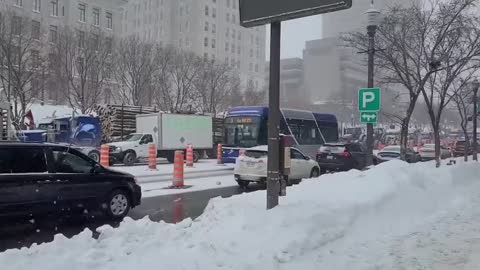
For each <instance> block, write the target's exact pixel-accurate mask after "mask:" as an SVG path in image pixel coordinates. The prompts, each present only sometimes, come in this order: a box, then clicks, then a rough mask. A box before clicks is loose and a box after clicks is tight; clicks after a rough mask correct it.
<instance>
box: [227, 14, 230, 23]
mask: <svg viewBox="0 0 480 270" xmlns="http://www.w3.org/2000/svg"><path fill="white" fill-rule="evenodd" d="M227 22H230V13H227Z"/></svg>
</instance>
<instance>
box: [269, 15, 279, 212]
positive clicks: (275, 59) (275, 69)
mask: <svg viewBox="0 0 480 270" xmlns="http://www.w3.org/2000/svg"><path fill="white" fill-rule="evenodd" d="M270 27H271V30H270V87H269V89H268V164H267V168H268V172H267V209H272V208H274V207H275V206H277V205H278V197H279V192H280V135H279V127H280V37H281V24H280V22H272V23H271V26H270Z"/></svg>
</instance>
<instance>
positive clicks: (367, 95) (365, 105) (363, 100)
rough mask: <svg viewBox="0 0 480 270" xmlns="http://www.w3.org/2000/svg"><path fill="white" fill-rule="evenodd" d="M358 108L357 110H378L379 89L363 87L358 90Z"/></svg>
mask: <svg viewBox="0 0 480 270" xmlns="http://www.w3.org/2000/svg"><path fill="white" fill-rule="evenodd" d="M358 110H359V111H379V110H380V89H379V88H365V89H360V90H358Z"/></svg>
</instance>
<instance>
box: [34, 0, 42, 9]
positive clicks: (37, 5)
mask: <svg viewBox="0 0 480 270" xmlns="http://www.w3.org/2000/svg"><path fill="white" fill-rule="evenodd" d="M40 5H41V4H40V0H33V11H35V12H40V8H41V7H40Z"/></svg>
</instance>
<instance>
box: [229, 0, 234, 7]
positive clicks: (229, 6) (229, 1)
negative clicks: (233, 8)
mask: <svg viewBox="0 0 480 270" xmlns="http://www.w3.org/2000/svg"><path fill="white" fill-rule="evenodd" d="M233 1H234V2H235V0H233ZM227 7H230V0H227Z"/></svg>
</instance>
